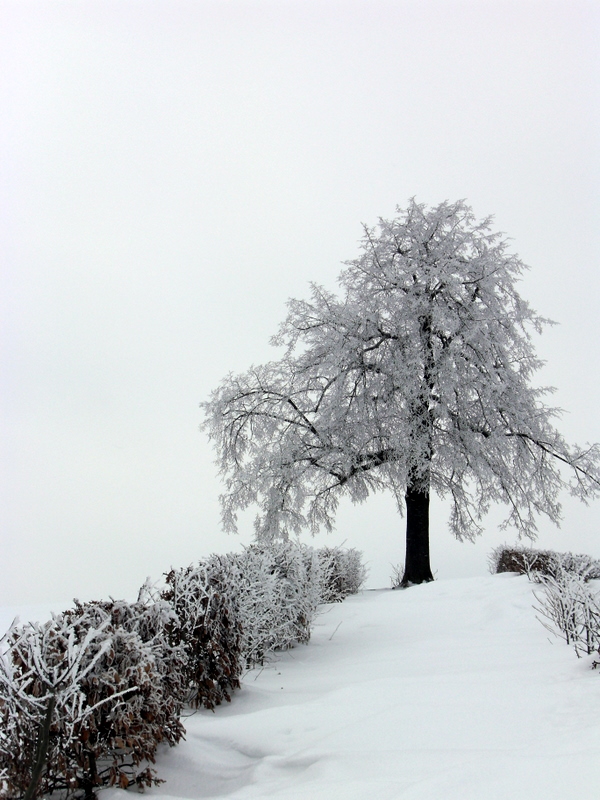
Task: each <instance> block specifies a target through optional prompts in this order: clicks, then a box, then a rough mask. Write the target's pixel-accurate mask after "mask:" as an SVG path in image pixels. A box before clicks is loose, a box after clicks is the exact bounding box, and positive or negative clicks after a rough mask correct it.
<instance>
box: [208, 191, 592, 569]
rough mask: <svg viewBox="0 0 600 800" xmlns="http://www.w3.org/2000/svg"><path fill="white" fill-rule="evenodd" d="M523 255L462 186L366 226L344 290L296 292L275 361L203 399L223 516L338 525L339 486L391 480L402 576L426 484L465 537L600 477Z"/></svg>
mask: <svg viewBox="0 0 600 800" xmlns="http://www.w3.org/2000/svg"><path fill="white" fill-rule="evenodd" d="M524 269H526V267H525V265H524V264H523V263H522V261H521V260H520V259H519V258H518V257H517V256H516V255H514V254H512V253H511V252H510V250H509V247H508V243H507V241H506V240H505V239H504V238H503V236H502V234H499V233H496V232H493V231H492V229H491V219H490V218H488V219H484V220H477V219H476V218H475V216H474V214H473V212H472V210H471V209H470V207H469V206H468V205H466V204H465V203H464V202H463V201H458V202H456V203H448V202H444V203H441V204H440V205H438V206H437V207H434V208H431V209H429V208H427V207H426V206H424V205H421V204H418V203H416V202H415V201H414V200H412V201H410V202H409V204H408V206H407V208H406V210H401V209H398V210H397V216H396V217H395V218H394V219H392V220H380V221H379V225H378V226H377V227H376V228H369V227H365V228H364V235H363V238H362V241H361V250H360V255H359V257H358V258H356V259H354V260H352V261H348V262H346V265H345V269H344V270H343V271H342V273H341V275H340V278H339V282H340V288H341V291H340V292H339V294H335V293H333V292H329V291H326V290H325V289H324V288H323V287H321V286H318V285H317V284H313V285H312V290H311V296H310V299H308V300H294V299H292V300H290V301H289V303H288V314H287V317H286V319H285V321H284V322H283V324H282V325H281V328H280V330H279V333H278V334H277V335H276V336H275V337H274V338H273V343H274V344H275V345H278V346H283V347H284V348H285V351H284V355H283V356H282V357H281V358H279V359H278V360H276V361H272V362H270V363H268V364H264V365H262V366H256V367H252V368H250V369H249V370H248V372H246V373H244V374H241V375H229V376H227V377H226V378H225V379H224V380H223V382H222V383H221V385H220V386H219V387H218V388H217V389H216V390H215V391H214V392H213V394H212V396H211V398H210V400H209V401H208V402H206V403H203V404H202V405H203V408H204V411H205V414H206V421H205V427H206V429H207V431H208V433H209V436H210V437H211V439H212V440H213V441H214V444H215V447H216V450H217V453H218V464H219V467H220V470H221V473H222V475H223V477H224V481H225V491H224V493H223V495H222V497H221V503H222V510H223V522H224V527H225V528H226V529H227V530H235V529H236V519H237V512H238V511H239V510H241V509H244V508H246V507H248V506H249V505H252V504H256V505H257V506H258V508H259V514H258V517H257V521H256V530H257V535H258V536H259V537H263V538H278V537H279V538H286V537H287V536H289V534H290V533H297V532H299V531H301V530H302V529H304V528H306V527H308V528H310V529H312V530H313V531H314V530H316V529H318V528H319V527H321V526H324V527H325V528H326V529H331V527H332V525H333V522H334V518H335V512H336V508H337V506H338V503H339V500H340V498H341V497H343V496H344V495H346V496H348V497H350V499H351V500H353V501H355V502H361V501H363V500H365V499H366V497H367V496H368V495H369V494H370V493H371V492H372V491H379V490H389V491H391V492H392V493H393V494H394V496H395V498H396V502H397V505H398V509H399V511H400V512H401V513H402V512H403V511H404V510H406V511H407V561H406V569H405V583H408V582H420V581H422V580H430V579H431V572H430V568H429V545H428V514H429V496H430V492H431V491H434V492H436V493H437V494H438V495H439V496H440V497H442V498H444V497H447V498H450V500H451V508H452V511H451V516H450V528H451V530H452V532H453V533H454V535H455V536H457V537H458V538H459V539H462V538H467V539H472V538H474V537H475V536H476V535H477V534H478V533H480V531H481V519H482V517H483V515H484V514H485V513H486V512H487V511H488V509H489V507H490V504H491V503H496V502H497V503H502V504H504V505H505V506H506V507H507V516H506V519H505V522H504V525H507V526H513V527H515V528H516V529H517V531H518V532H519V534H521V535H525V536H529V537H533V536H534V535H535V532H536V517H537V516H538V515H539V514H545V515H546V516H548V517H549V518H550V519H551V520H552V521H553V522H555V523H558V521H559V519H560V510H561V509H560V502H559V494H560V492H561V490H563V489H565V488H566V489H569V490H570V491H571V492H572V493H573V494H575V495H577V496H578V497H580V498H581V499H583V500H586V499H587V498H589V497H591V496H593V495H595V494H597V493H598V490H599V489H600V472H599V457H600V451H599V448H598V446H597V445H592V446H586V447H579V446H571V445H569V444H567V442H566V441H565V440H564V438H563V437H562V436H561V434H560V433H559V432H558V430H557V429H556V428H555V427H554V423H555V420H556V419H557V417H558V416H559V414H560V412H559V410H557V409H555V408H553V407H551V406H549V405H547V404H546V402H545V400H546V398H547V396H548V395H549V394H550V393H551V392H552V389H550V388H539V387H537V386H536V385H535V384H534V383H533V377H534V375H535V373H536V371H537V370H538V369H539V367H540V366H541V362H540V360H539V359H538V358H537V356H536V354H535V349H534V346H533V341H532V334H533V333H534V332H541V330H542V329H543V327H544V325H546V324H549V320H546V319H543V318H542V317H540V316H539V315H538V314H537V313H536V312H535V311H533V310H532V308H531V307H530V306H529V304H528V303H527V302H526V301H525V300H524V299H523V298H522V297H521V296H520V295H519V293H518V292H517V289H516V284H517V282H518V280H519V278H520V276H521V274H522V272H523V270H524Z"/></svg>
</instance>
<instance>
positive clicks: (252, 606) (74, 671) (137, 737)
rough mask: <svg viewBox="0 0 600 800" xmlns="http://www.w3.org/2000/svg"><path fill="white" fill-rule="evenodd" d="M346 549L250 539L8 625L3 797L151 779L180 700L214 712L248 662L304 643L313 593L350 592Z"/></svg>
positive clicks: (325, 596) (350, 553)
mask: <svg viewBox="0 0 600 800" xmlns="http://www.w3.org/2000/svg"><path fill="white" fill-rule="evenodd" d="M364 578H365V569H364V567H363V566H362V564H361V554H360V553H358V552H357V551H355V550H342V549H341V548H325V549H323V550H314V549H313V548H310V547H305V546H302V545H297V544H291V543H286V544H280V545H270V546H258V545H253V546H251V547H248V548H246V549H245V550H244V551H243V552H241V553H230V554H227V555H224V556H217V555H215V556H211V557H210V558H208V559H206V560H204V561H201V562H200V563H199V564H197V565H193V566H189V567H186V568H183V569H178V570H173V569H172V570H171V571H170V572H169V573H167V574H166V578H165V581H164V583H163V585H162V586H158V587H157V586H155V585H153V584H151V583H149V582H146V583H145V584H144V586H143V587H142V588H141V590H140V593H139V597H138V601H137V602H136V603H127V602H125V601H115V600H112V599H111V600H108V601H98V602H89V603H79V602H78V601H75V606H74V608H72V609H70V610H68V611H65V612H63V613H61V614H56V615H53V616H52V619H51V620H49V621H48V622H45V623H42V624H39V623H27V624H25V625H16V624H13V625H12V626H11V628H10V630H9V631H8V633H7V634H6V635H5V637H4V638H3V640H2V648H1V650H2V652H0V797H2V798H3V799H5V800H16V799H17V798H19V799H20V798H24V800H33V798H37V797H41V796H42V795H45V794H49V793H53V792H60V793H61V795H62V796H65V797H70V796H74V795H75V796H81V797H85V798H92V797H94V792H95V790H96V789H97V788H98V787H100V786H120V787H122V788H127V787H129V786H132V785H137V786H138V788H143V787H144V786H151V785H152V784H156V783H160V782H161V781H160V780H159V779H158V778H157V776H156V773H155V771H154V770H153V769H152V768H151V765H152V764H154V763H155V759H156V753H157V748H158V746H159V745H160V744H161V743H164V744H167V745H170V746H173V745H175V744H177V742H179V741H180V739H181V738H182V737H183V736H184V734H185V730H184V727H183V725H182V723H181V714H182V710H183V708H184V706H185V705H190V706H192V707H199V706H202V707H204V708H209V709H214V707H215V706H217V705H218V704H220V703H221V702H223V701H224V700H227V701H228V700H230V699H231V693H232V691H233V690H234V689H237V688H238V687H239V686H240V678H241V674H242V671H243V669H244V668H248V667H252V666H253V665H255V664H258V663H263V662H264V660H265V659H266V658H268V656H269V654H270V653H271V652H273V651H274V650H277V649H285V648H288V647H292V646H293V645H294V644H295V643H297V642H307V641H308V640H309V638H310V630H311V624H312V621H313V619H314V616H315V614H316V611H317V606H318V605H319V603H322V602H333V601H339V600H342V599H343V598H344V597H345V596H346V595H348V594H351V593H354V592H357V591H358V590H359V589H360V585H361V583H362V581H363V580H364Z"/></svg>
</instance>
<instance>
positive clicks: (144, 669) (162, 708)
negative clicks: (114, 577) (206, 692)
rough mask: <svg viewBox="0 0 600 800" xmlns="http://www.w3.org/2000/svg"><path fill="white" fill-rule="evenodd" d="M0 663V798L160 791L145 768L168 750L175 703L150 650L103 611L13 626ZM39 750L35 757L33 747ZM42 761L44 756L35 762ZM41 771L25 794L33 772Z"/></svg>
mask: <svg viewBox="0 0 600 800" xmlns="http://www.w3.org/2000/svg"><path fill="white" fill-rule="evenodd" d="M5 644H6V649H5V652H3V653H2V655H1V657H0V730H1V734H0V780H1V781H2V796H3V797H6V798H17V797H22V796H23V795H24V793H26V792H27V790H28V789H29V794H28V796H38V797H39V796H42V795H43V794H46V793H49V792H54V791H57V790H65V791H66V793H67V795H70V794H74V793H75V794H83V795H85V797H87V798H89V797H93V795H94V790H95V789H96V788H97V787H99V786H106V785H109V786H114V785H117V786H120V787H123V788H124V787H127V786H129V785H131V784H137V785H138V786H140V787H142V786H150V785H152V784H153V783H158V782H160V781H159V780H158V779H157V778H156V776H155V773H154V770H152V769H151V768H150V767H149V766H148V765H149V763H154V760H155V755H156V750H157V747H158V744H159V743H160V742H165V743H167V744H169V745H174V744H176V743H177V742H178V741H179V740H180V739H181V737H182V736H183V733H184V729H183V726H182V725H181V723H180V721H179V714H180V711H181V703H180V702H179V701H178V700H177V699H176V698H174V697H173V695H171V694H170V692H169V691H167V688H166V682H165V680H164V675H163V674H161V671H160V668H159V667H158V666H157V659H156V655H155V652H154V651H153V647H152V644H151V643H149V642H144V641H143V640H142V638H141V637H140V635H139V634H138V633H136V632H134V631H130V630H127V629H126V628H124V627H122V626H119V625H115V624H114V623H113V621H112V619H111V613H110V612H109V611H108V610H107V609H105V608H103V607H102V604H87V605H81V604H77V605H76V608H75V609H73V610H71V611H67V612H65V613H64V614H60V615H56V616H54V617H53V618H52V619H51V620H50V621H49V622H46V623H44V624H42V625H40V624H33V623H32V624H27V625H24V626H13V627H12V628H11V629H10V630H9V632H8V634H7V635H6V637H5ZM40 744H42V745H43V746H42V747H41V748H40V746H38V745H40ZM42 751H45V752H42ZM40 759H41V760H42V761H45V764H46V766H45V770H44V771H43V774H41V775H40V779H39V782H38V783H37V785H35V786H33V787H31V788H29V786H30V782H31V780H32V776H33V777H35V776H34V772H35V767H36V764H37V765H38V766H39V764H40Z"/></svg>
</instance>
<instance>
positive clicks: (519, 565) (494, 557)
mask: <svg viewBox="0 0 600 800" xmlns="http://www.w3.org/2000/svg"><path fill="white" fill-rule="evenodd" d="M489 563H490V572H492V573H498V572H518V573H520V574H522V575H527V576H528V577H530V578H532V579H533V580H537V578H536V575H546V576H549V577H555V576H557V575H559V574H561V573H562V572H569V573H572V574H574V575H579V576H581V577H582V578H583V579H584V580H585V581H589V580H592V579H596V578H600V561H597V560H595V559H593V558H592V557H591V556H587V555H582V554H578V555H573V553H556V552H554V551H553V550H535V549H533V548H530V547H507V546H506V545H501V546H500V547H497V548H495V550H493V551H492V553H491V555H490V558H489Z"/></svg>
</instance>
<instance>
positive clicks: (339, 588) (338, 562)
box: [318, 547, 367, 603]
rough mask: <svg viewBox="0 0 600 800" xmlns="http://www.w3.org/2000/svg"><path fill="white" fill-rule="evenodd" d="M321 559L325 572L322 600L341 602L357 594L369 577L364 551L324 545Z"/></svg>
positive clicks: (320, 552) (320, 553)
mask: <svg viewBox="0 0 600 800" xmlns="http://www.w3.org/2000/svg"><path fill="white" fill-rule="evenodd" d="M318 552H319V559H320V561H321V566H322V569H323V573H324V580H323V590H322V598H321V602H323V603H340V602H341V601H342V600H344V598H346V597H347V596H348V595H350V594H357V592H359V591H360V587H361V586H362V585H363V583H364V582H365V579H366V577H367V569H366V567H365V566H364V565H363V563H362V553H361V552H360V551H358V550H355V549H354V548H349V549H343V548H341V547H322V548H321V549H320V550H319V551H318Z"/></svg>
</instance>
